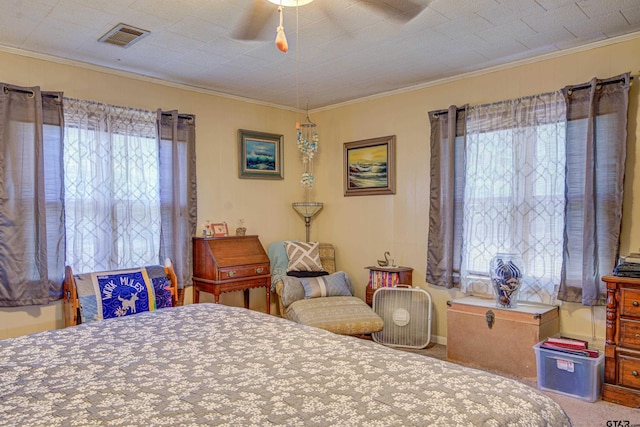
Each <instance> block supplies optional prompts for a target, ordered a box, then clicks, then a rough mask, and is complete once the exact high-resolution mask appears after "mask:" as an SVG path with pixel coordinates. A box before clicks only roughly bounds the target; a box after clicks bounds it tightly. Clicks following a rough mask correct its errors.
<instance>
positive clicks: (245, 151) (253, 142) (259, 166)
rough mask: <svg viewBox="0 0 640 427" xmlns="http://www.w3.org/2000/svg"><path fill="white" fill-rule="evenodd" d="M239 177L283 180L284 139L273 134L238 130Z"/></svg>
mask: <svg viewBox="0 0 640 427" xmlns="http://www.w3.org/2000/svg"><path fill="white" fill-rule="evenodd" d="M238 139H239V141H238V142H239V156H238V157H239V159H240V164H239V177H240V178H253V179H284V169H283V168H284V163H283V161H282V149H283V141H284V137H283V136H282V135H278V134H274V133H264V132H256V131H252V130H245V129H239V130H238Z"/></svg>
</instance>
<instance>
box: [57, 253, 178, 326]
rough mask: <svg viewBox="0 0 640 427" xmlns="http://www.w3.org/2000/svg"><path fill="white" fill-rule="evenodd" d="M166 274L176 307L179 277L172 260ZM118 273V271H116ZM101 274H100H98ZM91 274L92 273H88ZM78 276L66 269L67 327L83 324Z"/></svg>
mask: <svg viewBox="0 0 640 427" xmlns="http://www.w3.org/2000/svg"><path fill="white" fill-rule="evenodd" d="M163 267H164V272H165V274H166V276H167V278H168V279H169V282H170V291H171V302H172V305H173V306H174V307H175V306H176V305H178V277H177V276H176V273H175V270H174V268H173V263H172V262H171V260H170V259H168V258H167V259H166V260H165V263H164V266H163ZM116 271H117V270H116ZM98 273H100V272H98ZM88 274H91V273H88ZM75 277H76V276H74V274H73V271H72V269H71V267H70V266H66V267H65V272H64V297H63V298H64V303H63V305H64V323H65V326H75V325H79V324H80V323H82V313H81V310H82V307H81V304H80V300H79V298H78V289H77V286H76V279H75Z"/></svg>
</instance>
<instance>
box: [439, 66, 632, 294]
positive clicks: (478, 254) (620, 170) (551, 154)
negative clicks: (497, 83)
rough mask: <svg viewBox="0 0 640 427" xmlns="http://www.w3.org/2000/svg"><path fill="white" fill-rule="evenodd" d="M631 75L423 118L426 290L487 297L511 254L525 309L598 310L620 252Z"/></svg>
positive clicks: (454, 109)
mask: <svg viewBox="0 0 640 427" xmlns="http://www.w3.org/2000/svg"><path fill="white" fill-rule="evenodd" d="M629 80H630V76H629V73H626V74H623V75H620V76H616V77H613V78H611V79H607V80H598V79H592V80H591V81H590V82H589V83H586V84H583V85H578V86H572V87H566V88H564V89H562V90H561V91H558V92H553V93H548V94H541V95H534V96H530V97H526V98H520V99H515V100H509V101H503V102H498V103H495V104H488V105H480V106H476V107H465V108H463V109H457V108H456V107H455V106H451V107H449V109H448V110H447V111H434V112H430V113H429V118H430V122H431V163H430V166H431V186H430V188H431V192H430V200H431V207H430V213H429V237H428V248H427V275H426V280H427V282H429V283H432V284H434V285H438V286H446V287H448V288H451V287H454V286H460V288H461V290H462V291H465V292H469V293H481V294H488V295H491V294H492V293H493V292H492V290H491V286H490V279H489V272H488V268H489V261H490V259H491V258H492V257H493V256H494V255H495V254H496V253H497V252H510V251H513V252H517V253H519V254H520V255H521V256H522V258H523V260H524V262H525V273H524V274H525V275H524V286H523V291H522V292H524V294H522V293H521V295H520V299H524V300H525V301H533V302H543V303H552V302H554V301H555V299H556V296H557V298H558V299H560V300H562V301H570V302H580V303H582V304H583V305H601V304H603V303H604V290H603V289H602V285H601V281H600V277H601V276H603V275H604V274H610V273H611V271H612V270H613V267H614V266H615V262H616V259H617V255H618V246H619V242H620V223H621V217H622V183H623V177H624V162H625V156H626V135H627V130H626V126H627V109H628V103H629V99H628V92H629Z"/></svg>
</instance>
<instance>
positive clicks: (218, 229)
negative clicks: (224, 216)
mask: <svg viewBox="0 0 640 427" xmlns="http://www.w3.org/2000/svg"><path fill="white" fill-rule="evenodd" d="M211 228H212V230H213V237H226V236H228V235H229V228H228V227H227V223H226V222H220V223H217V224H211Z"/></svg>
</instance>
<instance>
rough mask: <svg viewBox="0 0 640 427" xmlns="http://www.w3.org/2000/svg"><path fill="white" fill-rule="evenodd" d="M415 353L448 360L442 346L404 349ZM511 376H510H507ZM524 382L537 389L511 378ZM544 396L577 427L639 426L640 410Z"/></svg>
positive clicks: (532, 384)
mask: <svg viewBox="0 0 640 427" xmlns="http://www.w3.org/2000/svg"><path fill="white" fill-rule="evenodd" d="M402 350H403V351H410V352H413V353H418V354H422V355H424V356H428V357H435V358H437V359H442V360H446V359H447V348H446V347H445V346H443V345H440V344H429V345H428V346H427V348H425V349H422V350H415V349H402ZM507 376H509V375H507ZM509 377H510V378H513V379H515V380H518V381H522V382H524V383H525V384H528V385H530V386H532V387H534V388H537V384H536V381H535V380H528V379H522V378H516V377H511V376H509ZM543 393H544V394H546V395H547V396H549V397H550V398H552V399H553V400H555V401H556V402H558V403H559V404H560V406H562V408H563V409H564V411H565V412H566V413H567V415H568V416H569V418H571V422H572V423H573V425H574V426H575V427H609V426H629V427H631V426H633V425H636V426H639V427H640V409H635V408H629V407H626V406H621V405H616V404H614V403H609V402H605V401H602V400H598V401H597V402H593V403H592V402H585V401H583V400H580V399H577V398H574V397H570V396H565V395H562V394H558V393H553V392H550V391H543Z"/></svg>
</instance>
